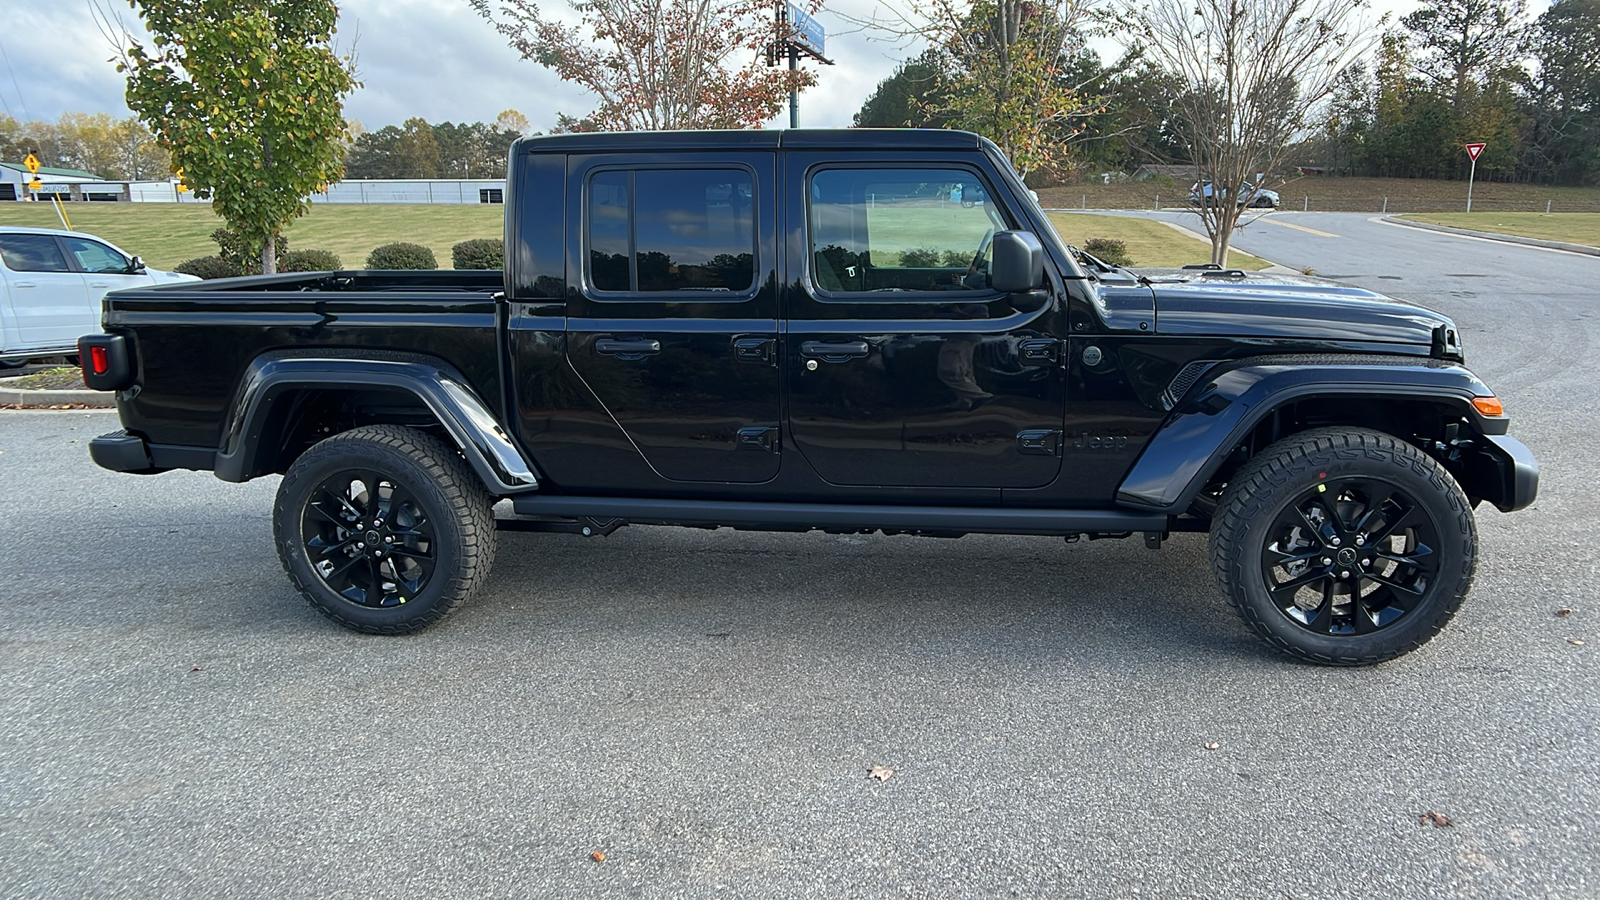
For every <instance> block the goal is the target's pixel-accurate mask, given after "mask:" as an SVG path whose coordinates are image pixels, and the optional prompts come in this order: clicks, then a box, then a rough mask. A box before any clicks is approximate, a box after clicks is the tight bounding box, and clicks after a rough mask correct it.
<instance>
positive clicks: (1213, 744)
mask: <svg viewBox="0 0 1600 900" xmlns="http://www.w3.org/2000/svg"><path fill="white" fill-rule="evenodd" d="M1206 749H1207V750H1221V749H1222V745H1221V744H1219V743H1217V742H1216V741H1212V742H1211V743H1209V744H1206Z"/></svg>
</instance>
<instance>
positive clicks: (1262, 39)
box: [1114, 0, 1378, 265]
mask: <svg viewBox="0 0 1600 900" xmlns="http://www.w3.org/2000/svg"><path fill="white" fill-rule="evenodd" d="M1367 8H1368V7H1367V3H1366V0H1148V2H1139V0H1121V2H1120V5H1119V6H1118V7H1117V8H1116V10H1115V13H1114V16H1115V19H1116V21H1117V23H1118V24H1119V25H1120V27H1121V34H1122V36H1123V39H1124V40H1125V41H1126V42H1127V43H1129V44H1130V45H1134V46H1142V47H1143V48H1144V51H1145V53H1146V56H1147V57H1148V58H1149V59H1150V60H1151V61H1152V62H1154V63H1155V64H1156V65H1158V66H1160V67H1161V68H1162V69H1164V70H1166V71H1167V72H1168V73H1170V74H1171V75H1172V76H1173V77H1174V78H1176V79H1177V80H1178V82H1179V83H1180V84H1181V85H1182V88H1183V92H1182V93H1181V94H1180V95H1179V96H1178V97H1176V98H1174V101H1173V107H1174V109H1175V110H1176V111H1177V112H1178V114H1179V117H1180V118H1181V120H1182V121H1181V128H1182V129H1183V131H1184V133H1185V136H1186V137H1187V139H1188V142H1189V147H1190V152H1191V154H1192V156H1191V158H1192V159H1193V160H1194V163H1195V167H1196V169H1197V170H1198V171H1199V174H1200V177H1201V178H1202V179H1204V180H1209V181H1210V182H1211V185H1212V190H1211V202H1209V203H1207V204H1205V205H1203V206H1201V207H1200V209H1199V215H1200V218H1201V221H1202V222H1204V224H1205V229H1206V234H1207V235H1209V236H1210V238H1211V261H1212V262H1213V263H1216V264H1217V265H1226V264H1227V259H1228V245H1229V244H1230V243H1231V242H1232V240H1233V232H1234V229H1235V228H1237V227H1238V226H1239V220H1240V218H1241V215H1242V213H1243V212H1244V210H1243V208H1242V207H1241V206H1240V205H1239V204H1238V203H1237V202H1236V200H1237V199H1240V187H1241V185H1243V184H1245V183H1246V182H1249V181H1254V180H1255V176H1256V175H1257V174H1258V173H1265V172H1270V171H1272V170H1273V169H1274V168H1276V167H1277V166H1278V165H1279V164H1280V163H1282V162H1283V158H1284V155H1285V153H1286V152H1287V148H1288V146H1289V143H1290V142H1291V141H1292V140H1294V139H1295V138H1296V137H1297V136H1298V135H1300V134H1301V133H1302V132H1303V131H1304V129H1305V128H1306V127H1307V126H1308V125H1309V124H1310V122H1311V117H1312V113H1313V111H1315V110H1316V109H1317V108H1318V107H1319V106H1320V104H1322V103H1323V102H1324V101H1325V100H1327V98H1328V97H1329V96H1330V95H1331V94H1332V92H1333V89H1334V87H1335V85H1336V83H1337V81H1338V78H1339V75H1340V73H1342V72H1343V71H1344V70H1345V69H1346V68H1347V67H1348V66H1349V65H1350V64H1351V63H1353V62H1354V61H1356V60H1357V59H1358V58H1360V57H1361V56H1362V55H1363V54H1365V52H1366V50H1367V49H1368V48H1370V47H1371V46H1372V44H1373V43H1374V42H1375V41H1376V40H1377V38H1378V29H1377V28H1375V27H1373V26H1372V24H1371V23H1369V22H1366V21H1365V20H1364V17H1363V15H1362V13H1363V12H1364V11H1365V10H1366V9H1367Z"/></svg>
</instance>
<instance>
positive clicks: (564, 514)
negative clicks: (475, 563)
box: [511, 494, 1170, 535]
mask: <svg viewBox="0 0 1600 900" xmlns="http://www.w3.org/2000/svg"><path fill="white" fill-rule="evenodd" d="M511 506H512V509H513V510H515V511H516V513H517V515H519V516H554V517H559V518H565V519H593V520H599V521H609V520H623V521H626V522H629V523H631V524H635V525H689V526H695V527H706V526H722V527H730V528H744V529H751V530H757V531H762V530H770V531H796V530H800V531H804V530H808V529H813V528H820V529H835V528H849V529H858V528H859V529H888V530H894V531H913V532H915V531H928V532H963V533H980V534H1037V535H1069V534H1101V533H1108V532H1115V533H1126V532H1131V531H1156V532H1164V531H1168V530H1169V529H1170V525H1169V522H1168V518H1167V516H1166V515H1165V514H1163V513H1152V512H1135V511H1132V510H1120V509H992V508H978V507H963V506H870V505H864V504H862V505H856V504H831V503H751V502H746V501H737V502H735V501H708V500H645V499H638V498H629V497H563V496H555V495H550V494H518V495H516V496H514V497H512V498H511ZM512 527H515V526H512Z"/></svg>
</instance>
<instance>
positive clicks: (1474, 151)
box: [1467, 144, 1484, 212]
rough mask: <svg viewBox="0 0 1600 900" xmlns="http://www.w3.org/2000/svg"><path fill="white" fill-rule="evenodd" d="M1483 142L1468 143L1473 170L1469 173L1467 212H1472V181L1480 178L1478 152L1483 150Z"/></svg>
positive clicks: (1468, 153) (1468, 152)
mask: <svg viewBox="0 0 1600 900" xmlns="http://www.w3.org/2000/svg"><path fill="white" fill-rule="evenodd" d="M1483 147H1484V145H1483V144H1468V145H1467V156H1468V157H1469V158H1471V160H1472V172H1471V173H1470V174H1469V175H1467V212H1472V183H1473V182H1474V181H1477V180H1478V154H1480V153H1482V152H1483Z"/></svg>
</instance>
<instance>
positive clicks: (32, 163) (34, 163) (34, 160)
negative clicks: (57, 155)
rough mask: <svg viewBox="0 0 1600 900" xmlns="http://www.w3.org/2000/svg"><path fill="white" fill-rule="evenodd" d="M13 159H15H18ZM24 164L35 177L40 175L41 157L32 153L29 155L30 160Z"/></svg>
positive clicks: (24, 161) (26, 160)
mask: <svg viewBox="0 0 1600 900" xmlns="http://www.w3.org/2000/svg"><path fill="white" fill-rule="evenodd" d="M12 158H13V159H15V158H16V157H12ZM22 164H23V165H25V166H27V167H28V171H29V172H32V173H34V174H35V175H37V174H38V173H39V157H37V156H34V155H33V154H32V153H29V154H28V158H27V159H25V160H23V161H22Z"/></svg>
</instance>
